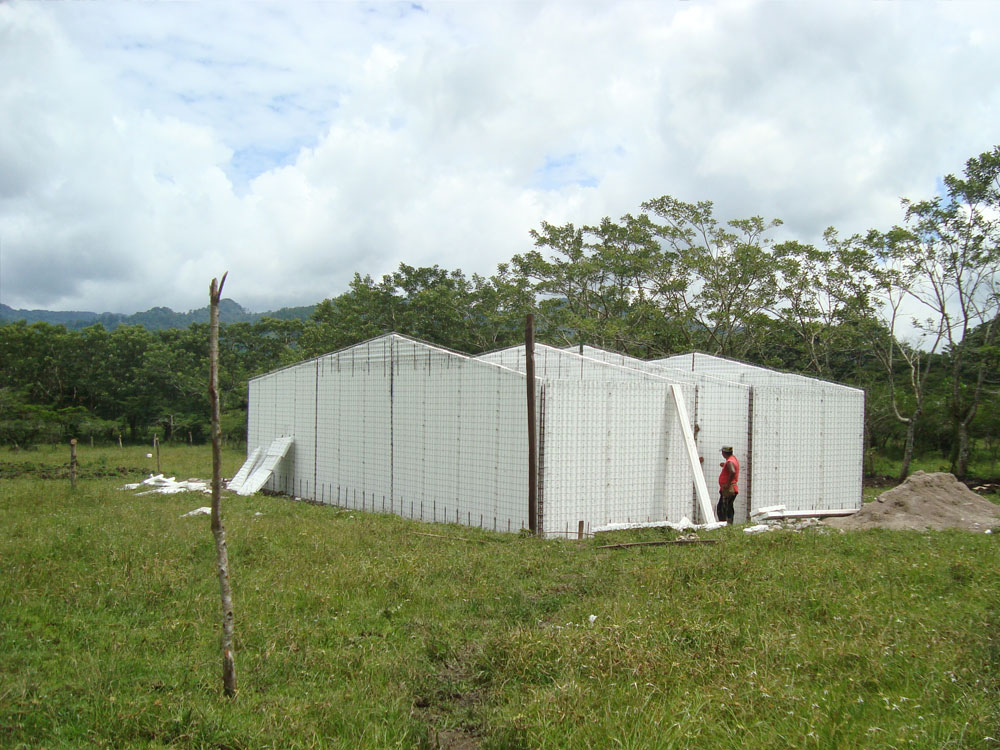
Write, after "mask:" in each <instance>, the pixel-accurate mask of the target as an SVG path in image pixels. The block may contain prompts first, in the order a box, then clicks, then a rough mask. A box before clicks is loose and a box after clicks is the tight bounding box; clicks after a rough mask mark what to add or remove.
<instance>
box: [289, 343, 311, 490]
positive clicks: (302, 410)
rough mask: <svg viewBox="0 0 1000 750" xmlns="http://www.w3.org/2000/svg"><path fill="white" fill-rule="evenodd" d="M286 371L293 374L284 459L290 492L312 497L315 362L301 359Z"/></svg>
mask: <svg viewBox="0 0 1000 750" xmlns="http://www.w3.org/2000/svg"><path fill="white" fill-rule="evenodd" d="M290 372H292V373H294V388H295V402H294V411H293V418H294V425H293V427H292V434H293V435H294V436H295V441H294V442H293V443H292V446H291V448H290V450H289V455H288V457H287V458H286V459H285V460H286V462H287V464H290V465H291V474H292V477H293V481H292V494H293V495H297V496H299V497H308V498H312V497H313V494H312V493H313V491H314V490H315V489H316V396H317V392H316V388H317V381H316V362H315V361H311V362H304V363H302V364H301V365H297V366H296V367H293V368H291V370H290Z"/></svg>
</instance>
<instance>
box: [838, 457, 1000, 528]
mask: <svg viewBox="0 0 1000 750" xmlns="http://www.w3.org/2000/svg"><path fill="white" fill-rule="evenodd" d="M826 523H827V524H828V525H829V526H833V527H835V528H838V529H875V528H880V529H915V530H920V531H922V530H924V529H966V530H968V531H986V530H987V529H991V528H993V527H998V526H1000V506H997V505H994V504H993V503H991V502H990V501H989V500H987V499H986V498H984V497H980V496H979V495H977V494H976V493H975V492H973V491H972V490H970V489H969V488H968V487H966V486H965V485H964V484H962V483H961V482H959V481H958V480H957V479H955V476H954V475H953V474H947V473H944V472H936V473H933V474H926V473H924V472H922V471H918V472H916V473H914V474H912V475H911V476H910V477H908V478H907V480H906V481H905V482H903V483H902V484H901V485H899V486H898V487H893V488H892V489H891V490H888V491H887V492H883V493H882V494H881V495H879V496H878V497H877V498H876V499H875V500H874V501H873V502H870V503H865V504H864V505H863V506H861V510H859V511H858V512H857V513H855V514H854V515H852V516H844V517H841V518H830V519H827V521H826Z"/></svg>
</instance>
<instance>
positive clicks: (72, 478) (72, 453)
mask: <svg viewBox="0 0 1000 750" xmlns="http://www.w3.org/2000/svg"><path fill="white" fill-rule="evenodd" d="M69 485H70V487H72V488H73V489H76V438H72V439H70V441H69Z"/></svg>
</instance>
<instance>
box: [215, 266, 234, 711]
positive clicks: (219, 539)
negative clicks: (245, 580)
mask: <svg viewBox="0 0 1000 750" xmlns="http://www.w3.org/2000/svg"><path fill="white" fill-rule="evenodd" d="M226 276H227V274H222V281H220V282H218V284H216V280H215V279H212V285H211V287H210V289H209V300H210V313H209V314H210V318H209V321H210V323H209V375H208V397H209V401H210V402H211V404H212V535H213V536H214V537H215V552H216V561H217V564H218V568H219V593H220V594H221V597H222V688H223V691H224V692H225V694H226V697H228V698H232V697H233V696H235V695H236V664H235V662H234V660H233V619H234V618H233V592H232V588H231V586H230V583H229V552H228V550H227V549H226V529H225V527H224V526H223V525H222V428H221V426H220V422H221V419H220V414H221V409H220V407H219V300H220V298H221V297H222V285H223V284H225V283H226Z"/></svg>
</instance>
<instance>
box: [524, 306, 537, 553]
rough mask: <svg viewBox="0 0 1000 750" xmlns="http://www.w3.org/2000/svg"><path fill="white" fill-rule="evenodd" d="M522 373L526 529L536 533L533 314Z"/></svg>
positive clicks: (527, 324) (526, 330)
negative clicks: (525, 400) (525, 425)
mask: <svg viewBox="0 0 1000 750" xmlns="http://www.w3.org/2000/svg"><path fill="white" fill-rule="evenodd" d="M524 374H525V381H526V382H527V387H528V530H529V531H531V533H532V534H537V533H538V453H537V446H536V445H535V443H536V435H535V316H534V315H531V314H530V313H529V314H528V316H527V317H526V318H525V321H524Z"/></svg>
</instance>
